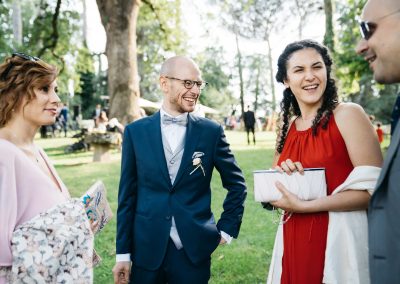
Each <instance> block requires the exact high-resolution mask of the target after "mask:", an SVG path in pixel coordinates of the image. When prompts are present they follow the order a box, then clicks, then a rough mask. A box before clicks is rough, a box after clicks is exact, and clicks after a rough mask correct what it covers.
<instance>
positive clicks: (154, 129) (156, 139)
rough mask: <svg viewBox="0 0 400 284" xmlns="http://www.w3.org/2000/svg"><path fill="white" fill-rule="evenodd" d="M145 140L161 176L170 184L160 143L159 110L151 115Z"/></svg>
mask: <svg viewBox="0 0 400 284" xmlns="http://www.w3.org/2000/svg"><path fill="white" fill-rule="evenodd" d="M151 119H152V121H151V123H150V127H149V131H148V136H147V141H146V142H145V143H149V144H150V148H151V149H153V151H154V155H155V159H156V161H159V163H158V162H156V163H157V164H158V165H159V167H160V169H161V172H162V175H163V177H164V178H165V179H166V180H167V182H168V184H170V185H171V179H170V178H169V173H168V167H167V161H166V160H165V154H164V147H163V143H162V135H161V125H160V111H158V112H157V113H156V114H154V115H153V116H152V117H151Z"/></svg>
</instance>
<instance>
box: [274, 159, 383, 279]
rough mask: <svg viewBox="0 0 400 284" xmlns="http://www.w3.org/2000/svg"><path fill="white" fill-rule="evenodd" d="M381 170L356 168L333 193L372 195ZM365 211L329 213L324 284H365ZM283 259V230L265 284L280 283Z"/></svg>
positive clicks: (364, 167) (366, 237)
mask: <svg viewBox="0 0 400 284" xmlns="http://www.w3.org/2000/svg"><path fill="white" fill-rule="evenodd" d="M380 171H381V168H378V167H373V166H358V167H355V168H354V169H353V171H352V172H351V173H350V174H349V176H348V177H347V179H346V180H345V181H344V183H343V184H341V185H340V186H338V187H337V188H336V189H335V190H334V191H333V192H332V195H333V194H336V193H338V192H341V191H345V190H349V189H351V190H368V192H369V193H370V194H371V195H372V193H373V191H374V188H375V185H376V182H377V179H378V176H379V173H380ZM367 225H368V223H367V214H366V211H365V210H361V211H346V212H329V225H328V238H327V245H326V251H325V266H324V278H323V283H329V284H331V283H332V284H333V283H340V284H347V283H349V284H350V283H351V284H357V283H360V284H364V283H365V284H368V283H369V282H370V281H369V268H368V227H367ZM282 256H283V226H281V225H279V226H278V230H277V232H276V237H275V244H274V249H273V252H272V259H271V265H270V269H269V273H268V279H267V284H278V283H280V279H281V274H282Z"/></svg>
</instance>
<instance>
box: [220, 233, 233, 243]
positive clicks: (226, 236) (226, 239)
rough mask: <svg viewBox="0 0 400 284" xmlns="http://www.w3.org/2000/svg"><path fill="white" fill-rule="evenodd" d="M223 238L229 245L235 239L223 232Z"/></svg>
mask: <svg viewBox="0 0 400 284" xmlns="http://www.w3.org/2000/svg"><path fill="white" fill-rule="evenodd" d="M221 237H223V238H224V240H225V241H226V243H227V244H228V245H229V244H230V243H231V242H232V239H233V237H231V236H230V235H228V234H227V233H225V232H224V231H221Z"/></svg>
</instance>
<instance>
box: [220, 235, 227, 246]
mask: <svg viewBox="0 0 400 284" xmlns="http://www.w3.org/2000/svg"><path fill="white" fill-rule="evenodd" d="M224 244H226V240H225V239H224V238H223V237H221V240H220V241H219V245H224Z"/></svg>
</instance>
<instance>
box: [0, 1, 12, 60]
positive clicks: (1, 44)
mask: <svg viewBox="0 0 400 284" xmlns="http://www.w3.org/2000/svg"><path fill="white" fill-rule="evenodd" d="M11 21H12V19H11V2H10V1H3V2H0V59H1V61H3V58H5V57H7V55H9V54H10V53H11V52H12V41H13V31H12V26H11V25H9V24H8V23H11Z"/></svg>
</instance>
